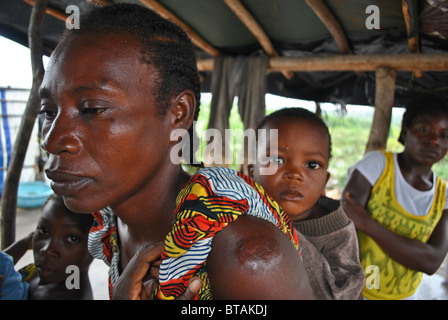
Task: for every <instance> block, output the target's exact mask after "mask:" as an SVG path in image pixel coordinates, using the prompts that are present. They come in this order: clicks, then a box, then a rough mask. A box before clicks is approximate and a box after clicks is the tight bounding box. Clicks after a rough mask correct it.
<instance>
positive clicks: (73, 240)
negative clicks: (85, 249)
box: [67, 235, 81, 243]
mask: <svg viewBox="0 0 448 320" xmlns="http://www.w3.org/2000/svg"><path fill="white" fill-rule="evenodd" d="M67 240H68V242H70V243H78V242H79V241H80V240H81V239H80V238H79V237H78V236H75V235H70V236H68V237H67Z"/></svg>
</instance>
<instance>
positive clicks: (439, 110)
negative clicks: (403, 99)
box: [398, 95, 448, 165]
mask: <svg viewBox="0 0 448 320" xmlns="http://www.w3.org/2000/svg"><path fill="white" fill-rule="evenodd" d="M398 141H399V142H400V143H401V144H403V146H404V148H405V151H404V152H406V153H407V154H409V155H411V156H412V158H414V159H415V160H417V161H418V162H419V163H422V164H428V165H432V164H434V163H436V162H438V161H440V160H441V159H442V158H443V157H444V156H445V154H446V153H447V151H448V103H447V102H446V101H444V100H441V99H439V98H437V97H435V96H432V95H431V96H426V95H425V96H422V97H420V98H418V99H415V100H413V101H411V102H410V103H409V105H408V106H407V108H406V111H405V113H404V114H403V120H402V125H401V133H400V136H399V138H398Z"/></svg>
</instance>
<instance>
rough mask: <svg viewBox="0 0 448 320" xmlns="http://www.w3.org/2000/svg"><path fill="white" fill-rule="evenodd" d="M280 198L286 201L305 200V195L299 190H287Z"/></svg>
mask: <svg viewBox="0 0 448 320" xmlns="http://www.w3.org/2000/svg"><path fill="white" fill-rule="evenodd" d="M280 199H282V200H285V201H300V200H303V195H302V194H301V193H300V192H299V191H297V190H286V191H283V192H281V193H280Z"/></svg>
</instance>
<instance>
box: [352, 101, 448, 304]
mask: <svg viewBox="0 0 448 320" xmlns="http://www.w3.org/2000/svg"><path fill="white" fill-rule="evenodd" d="M399 141H400V142H401V143H402V144H403V145H404V150H403V152H402V153H398V154H393V153H390V152H384V151H374V153H376V154H373V157H372V154H366V156H365V158H371V159H372V158H375V157H377V158H376V159H380V160H381V161H374V162H370V164H369V165H370V167H369V166H368V165H367V166H366V165H365V164H364V169H365V170H364V171H363V170H362V169H359V170H358V169H357V165H358V164H356V165H355V166H354V168H355V169H354V170H353V172H352V173H351V175H350V178H349V180H348V182H347V184H346V186H345V189H344V193H343V200H344V209H345V211H346V213H347V215H348V216H349V217H350V218H351V219H352V220H353V221H354V223H355V226H356V228H357V231H358V239H359V245H360V258H361V264H362V265H363V267H364V269H365V271H366V285H365V286H364V289H363V296H364V297H365V298H368V299H406V298H409V297H411V296H412V295H413V294H414V293H415V291H416V289H417V287H418V285H419V284H420V281H421V278H422V276H423V273H427V274H433V273H434V272H436V271H437V269H438V268H439V267H440V264H441V263H442V261H443V259H444V257H445V256H446V254H447V251H448V209H447V208H448V204H447V203H446V199H447V193H448V192H447V186H446V183H445V182H443V181H442V180H441V179H440V178H438V177H437V176H436V175H435V174H434V172H433V171H432V165H433V164H435V163H436V162H438V161H440V160H441V159H442V158H443V157H444V156H445V154H446V153H447V151H448V103H446V102H445V101H443V100H438V99H436V98H434V97H425V98H424V99H418V100H414V101H412V102H411V103H410V104H409V106H408V107H407V109H406V112H405V113H404V115H403V121H402V131H401V134H400V138H399ZM380 153H381V154H382V155H381V154H380ZM378 157H379V158H378ZM365 158H364V159H365ZM364 159H363V160H361V161H360V162H362V161H365V160H364ZM383 160H384V161H383ZM378 162H381V165H377V163H378ZM378 167H379V168H380V170H382V172H380V175H379V178H377V179H376V178H375V179H372V178H370V177H369V175H370V173H369V172H368V171H369V170H370V169H371V170H373V171H374V170H375V168H376V169H378ZM359 168H362V165H359ZM400 179H401V180H400ZM400 181H401V182H400ZM408 190H409V192H408ZM421 195H422V197H420V196H421ZM428 195H429V198H428V197H427V196H428ZM425 196H426V198H425ZM420 198H421V199H422V200H420ZM425 200H426V202H427V204H426V205H423V206H422V203H418V202H419V201H420V202H421V201H425ZM422 208H424V209H422Z"/></svg>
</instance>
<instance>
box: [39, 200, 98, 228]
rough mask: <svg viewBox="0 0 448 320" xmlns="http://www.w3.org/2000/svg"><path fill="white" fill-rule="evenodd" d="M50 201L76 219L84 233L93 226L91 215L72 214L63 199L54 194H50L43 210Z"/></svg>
mask: <svg viewBox="0 0 448 320" xmlns="http://www.w3.org/2000/svg"><path fill="white" fill-rule="evenodd" d="M50 201H54V202H55V203H58V204H59V205H61V206H62V207H63V208H65V209H66V210H67V211H68V214H69V215H70V216H71V217H72V218H74V219H76V220H77V221H78V222H79V227H80V228H81V229H82V230H83V231H85V232H89V230H90V228H91V227H92V225H93V222H94V218H93V215H92V214H88V213H87V214H86V213H78V212H74V211H72V210H70V209H69V208H68V207H67V206H66V205H65V202H64V197H63V196H61V195H59V194H56V193H52V194H51V195H50V196H49V197H48V198H47V200H46V201H45V203H44V205H43V206H42V209H43V208H45V207H46V206H47V205H48V203H49V202H50Z"/></svg>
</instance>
